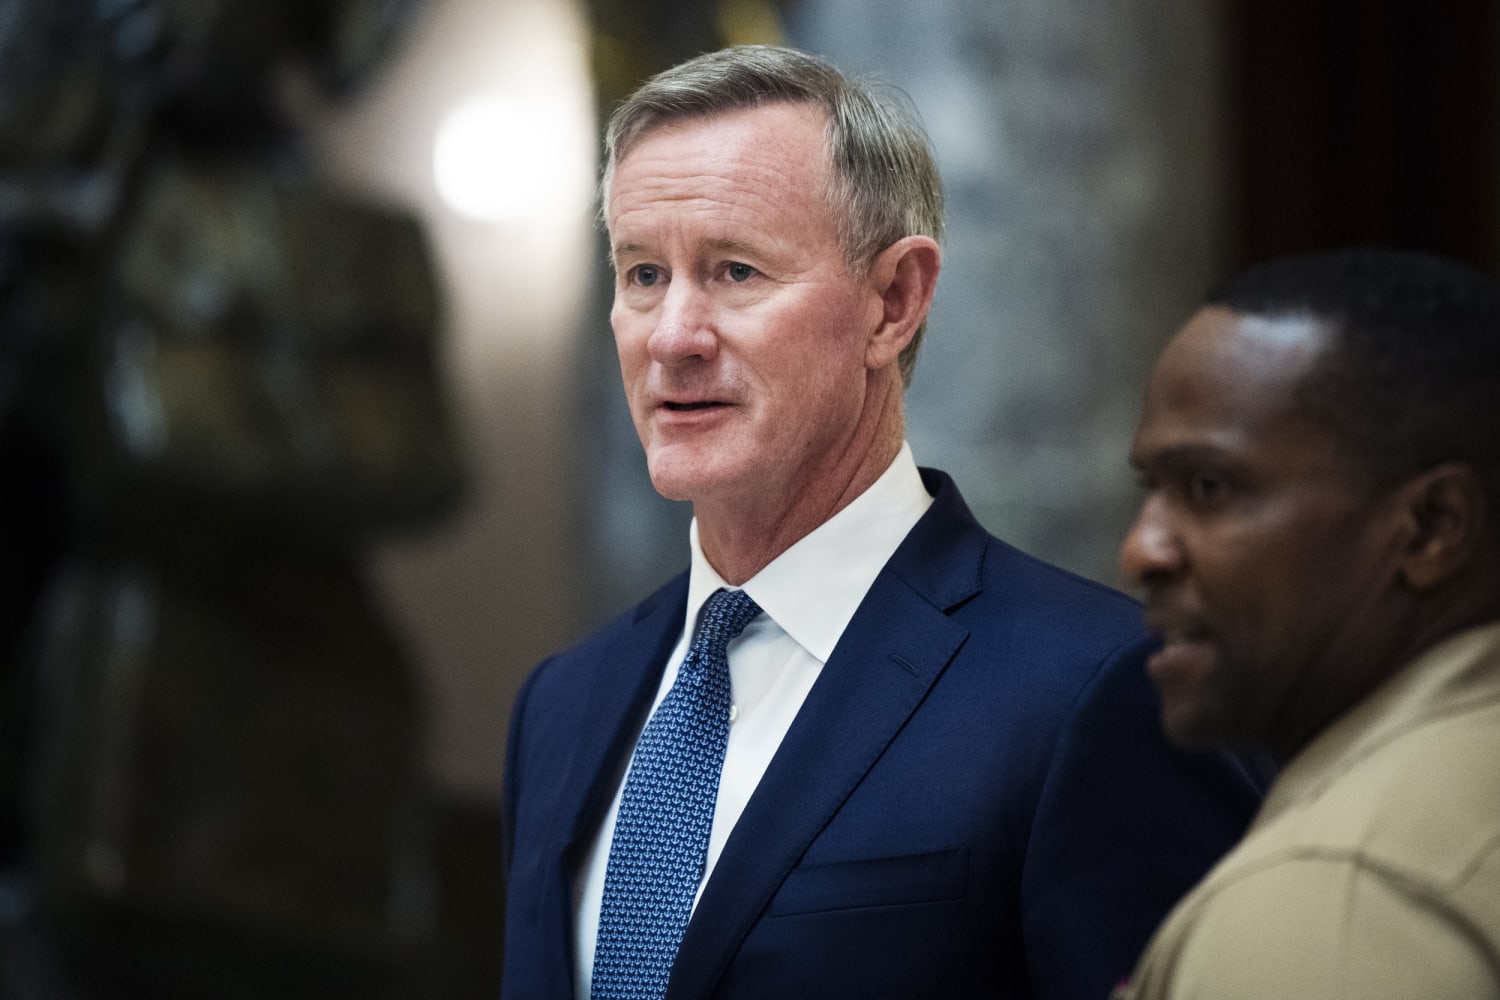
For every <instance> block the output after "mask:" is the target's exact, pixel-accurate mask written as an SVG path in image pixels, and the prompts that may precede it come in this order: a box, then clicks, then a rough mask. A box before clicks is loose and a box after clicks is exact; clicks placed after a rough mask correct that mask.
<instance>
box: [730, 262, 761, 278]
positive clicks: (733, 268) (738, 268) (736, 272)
mask: <svg viewBox="0 0 1500 1000" xmlns="http://www.w3.org/2000/svg"><path fill="white" fill-rule="evenodd" d="M754 273H755V268H753V267H751V266H750V265H749V264H730V265H729V268H728V274H729V280H730V281H749V280H750V276H751V275H753V274H754Z"/></svg>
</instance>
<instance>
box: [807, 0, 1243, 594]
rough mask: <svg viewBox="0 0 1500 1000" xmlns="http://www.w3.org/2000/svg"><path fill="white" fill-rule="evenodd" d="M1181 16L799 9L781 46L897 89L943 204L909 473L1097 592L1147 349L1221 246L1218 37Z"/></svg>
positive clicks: (895, 6) (854, 6)
mask: <svg viewBox="0 0 1500 1000" xmlns="http://www.w3.org/2000/svg"><path fill="white" fill-rule="evenodd" d="M1212 9H1213V5H1209V4H1199V3H1193V2H1191V0H1136V2H1132V3H1128V4H1097V3H1087V2H1084V0H1054V2H1051V3H1047V4H1026V3H1008V2H1007V3H992V2H979V0H928V2H926V3H923V4H922V5H921V6H920V7H917V6H916V5H912V4H904V3H897V2H891V0H806V2H802V3H797V4H793V5H792V6H791V8H790V10H789V11H788V14H787V18H786V27H787V36H788V40H789V41H790V42H791V43H792V44H794V45H797V46H798V47H801V48H805V49H808V50H810V51H814V52H818V53H821V54H823V55H826V56H828V57H830V58H831V59H832V60H833V61H834V62H835V63H836V64H837V65H839V66H840V67H841V68H842V69H844V70H845V71H846V72H853V73H861V74H871V75H874V76H876V77H877V78H879V79H882V80H885V81H888V82H889V83H891V84H893V85H895V86H897V87H899V88H900V89H902V90H904V91H906V93H908V94H909V95H910V97H911V99H912V100H913V102H914V103H915V104H916V107H917V109H918V111H919V112H920V113H921V115H922V117H923V120H924V121H925V122H926V123H927V127H928V131H929V133H930V134H931V137H932V139H933V143H934V145H935V147H936V149H937V153H938V159H939V163H940V166H941V169H942V171H943V176H944V180H945V184H946V188H947V193H948V238H947V241H946V248H945V264H944V270H943V275H942V278H941V279H940V282H939V286H938V295H937V302H936V305H935V307H934V310H933V317H932V325H931V332H930V334H929V338H928V341H927V344H926V345H925V346H924V348H923V351H924V354H923V357H922V359H921V361H920V363H919V364H918V366H917V372H916V376H915V379H914V381H913V384H912V387H911V390H910V392H909V394H908V402H909V437H910V440H911V442H912V446H913V448H914V450H915V451H916V455H917V459H918V462H919V463H921V464H924V465H935V466H938V467H940V468H943V469H946V470H947V471H949V472H951V473H952V474H953V475H954V476H955V477H956V478H957V480H958V482H959V485H960V486H961V487H962V488H963V490H964V492H965V495H966V496H967V498H968V500H969V503H970V504H971V505H972V506H973V508H974V512H975V514H976V515H977V516H978V517H979V519H980V520H981V521H983V522H984V523H985V525H986V526H987V527H988V528H990V530H992V531H994V532H996V533H997V534H999V535H1000V536H1001V537H1003V538H1006V539H1007V540H1009V541H1011V542H1013V543H1014V544H1017V545H1019V546H1021V547H1022V548H1025V549H1028V550H1030V551H1032V552H1034V553H1036V554H1038V555H1041V556H1043V557H1045V558H1048V559H1051V560H1054V561H1056V562H1060V563H1062V564H1063V565H1065V566H1068V567H1069V568H1072V569H1074V570H1077V571H1079V572H1081V573H1084V574H1086V575H1089V576H1093V577H1095V578H1098V579H1101V580H1104V581H1106V582H1110V583H1113V582H1115V581H1116V574H1115V570H1114V550H1115V547H1116V545H1117V544H1118V542H1119V539H1120V538H1121V536H1122V535H1123V533H1124V530H1125V528H1126V525H1127V523H1128V518H1129V517H1130V515H1131V512H1132V508H1133V504H1134V500H1135V491H1134V487H1133V483H1132V476H1131V474H1130V472H1129V469H1128V467H1127V465H1126V459H1125V456H1126V450H1127V448H1128V446H1129V437H1130V433H1131V430H1132V427H1133V423H1134V420H1135V415H1136V406H1137V403H1138V400H1139V393H1140V387H1141V384H1142V381H1143V378H1144V375H1145V372H1146V370H1147V369H1148V367H1149V364H1150V360H1151V358H1152V356H1153V355H1154V352H1155V349H1156V347H1157V346H1158V345H1159V344H1160V342H1161V341H1162V340H1163V339H1164V338H1165V336H1166V335H1167V334H1168V333H1170V332H1171V330H1172V329H1173V328H1174V327H1175V326H1176V325H1177V324H1178V323H1179V322H1180V321H1181V320H1182V319H1183V318H1184V317H1185V314H1186V313H1187V311H1189V310H1190V309H1191V307H1192V304H1193V303H1194V302H1196V301H1197V298H1198V296H1199V295H1200V294H1201V293H1202V291H1203V289H1204V288H1205V287H1206V286H1207V284H1208V283H1209V282H1210V281H1211V280H1212V278H1213V276H1214V275H1215V274H1216V273H1217V270H1218V268H1217V262H1218V261H1219V259H1220V257H1221V247H1222V245H1223V239H1224V234H1223V225H1222V222H1221V218H1220V208H1219V206H1220V204H1221V202H1222V192H1221V184H1220V182H1221V178H1222V175H1223V164H1222V161H1221V155H1222V153H1221V143H1222V139H1221V136H1220V131H1219V128H1218V123H1217V122H1216V121H1215V118H1214V114H1215V108H1216V106H1218V105H1219V103H1220V95H1219V89H1220V88H1219V74H1220V72H1221V71H1222V67H1221V60H1219V59H1217V58H1216V54H1217V53H1218V51H1219V48H1220V41H1221V39H1220V37H1219V28H1218V25H1217V24H1216V23H1215V21H1214V19H1213V17H1212Z"/></svg>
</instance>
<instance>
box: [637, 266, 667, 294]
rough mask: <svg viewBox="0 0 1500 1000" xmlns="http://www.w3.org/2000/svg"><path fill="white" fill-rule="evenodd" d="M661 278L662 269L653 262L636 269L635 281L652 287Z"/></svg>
mask: <svg viewBox="0 0 1500 1000" xmlns="http://www.w3.org/2000/svg"><path fill="white" fill-rule="evenodd" d="M659 278H661V270H660V269H659V268H657V267H656V266H654V265H652V264H641V265H639V266H637V267H636V269H635V283H636V284H637V285H645V286H646V287H648V288H649V287H650V286H652V285H654V284H656V282H657V280H658V279H659Z"/></svg>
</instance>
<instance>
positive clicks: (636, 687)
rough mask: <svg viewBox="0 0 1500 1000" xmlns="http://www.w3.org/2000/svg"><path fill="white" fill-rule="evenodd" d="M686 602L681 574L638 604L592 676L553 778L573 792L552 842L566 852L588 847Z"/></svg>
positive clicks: (673, 641) (675, 636) (674, 638)
mask: <svg viewBox="0 0 1500 1000" xmlns="http://www.w3.org/2000/svg"><path fill="white" fill-rule="evenodd" d="M686 601H687V577H686V575H684V576H682V577H679V578H678V579H676V580H673V581H672V582H671V583H670V584H668V585H667V586H666V587H663V588H662V589H661V590H659V591H657V593H656V594H654V595H653V596H652V597H651V599H649V600H648V601H645V602H643V603H642V604H641V605H640V606H639V608H638V609H637V613H636V617H635V620H634V622H633V624H632V625H631V627H630V629H629V630H628V631H627V632H626V633H625V634H624V636H623V638H622V639H621V641H619V642H618V643H617V644H616V645H615V646H614V647H613V648H611V649H610V650H609V652H608V655H609V658H610V662H609V663H607V664H605V665H604V669H603V670H601V671H599V672H598V674H597V676H596V677H595V678H594V683H593V686H592V688H591V689H590V691H589V693H588V705H587V708H586V709H585V714H584V720H585V723H584V727H583V729H582V731H581V733H580V734H579V735H580V738H579V740H578V743H577V744H576V746H575V748H574V752H573V755H572V757H571V759H570V760H569V761H568V764H567V765H566V768H565V769H564V770H563V771H562V773H560V774H559V775H558V780H559V781H560V782H562V787H564V788H570V789H576V790H577V795H576V798H575V799H574V800H573V801H572V802H571V803H570V804H569V808H567V809H565V810H563V811H562V812H561V813H560V815H559V819H560V821H561V822H562V823H563V824H564V829H563V830H562V831H560V833H561V834H562V836H561V837H560V838H558V840H557V841H556V842H557V843H561V844H566V845H567V849H568V851H569V852H570V853H571V852H573V851H575V850H576V849H578V848H581V847H585V846H587V843H588V841H589V839H590V838H591V837H592V836H593V834H594V832H595V829H596V827H597V826H598V823H599V820H600V818H601V817H602V816H603V814H604V811H605V810H606V809H607V808H608V807H609V801H610V798H611V796H612V795H613V794H614V791H615V786H616V784H617V781H616V779H617V778H618V777H619V776H620V768H621V767H623V766H624V763H625V761H626V759H627V758H628V755H629V753H630V748H631V746H632V745H633V744H634V741H635V738H636V736H637V734H638V732H639V730H640V727H641V724H642V723H643V722H644V721H645V716H646V712H647V711H648V710H649V709H650V707H651V699H652V698H653V697H654V696H655V694H656V689H657V687H658V686H659V685H660V683H661V674H662V670H663V669H664V667H665V666H666V662H667V657H668V656H669V655H671V652H672V647H673V646H674V645H675V644H676V642H677V639H678V638H679V636H680V635H681V633H682V622H683V618H684V605H685V603H686Z"/></svg>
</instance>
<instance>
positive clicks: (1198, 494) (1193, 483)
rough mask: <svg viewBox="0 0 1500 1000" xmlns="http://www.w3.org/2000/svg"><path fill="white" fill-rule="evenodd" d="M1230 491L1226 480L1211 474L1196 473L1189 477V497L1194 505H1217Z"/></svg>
mask: <svg viewBox="0 0 1500 1000" xmlns="http://www.w3.org/2000/svg"><path fill="white" fill-rule="evenodd" d="M1228 490H1229V487H1228V486H1227V485H1226V484H1225V482H1224V480H1223V479H1221V478H1219V477H1218V476H1215V475H1213V474H1211V473H1207V472H1194V473H1191V474H1190V475H1189V476H1188V477H1187V495H1188V499H1189V500H1191V501H1193V503H1198V504H1212V503H1217V502H1219V501H1220V500H1223V499H1224V496H1225V494H1226V493H1227V492H1228Z"/></svg>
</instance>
